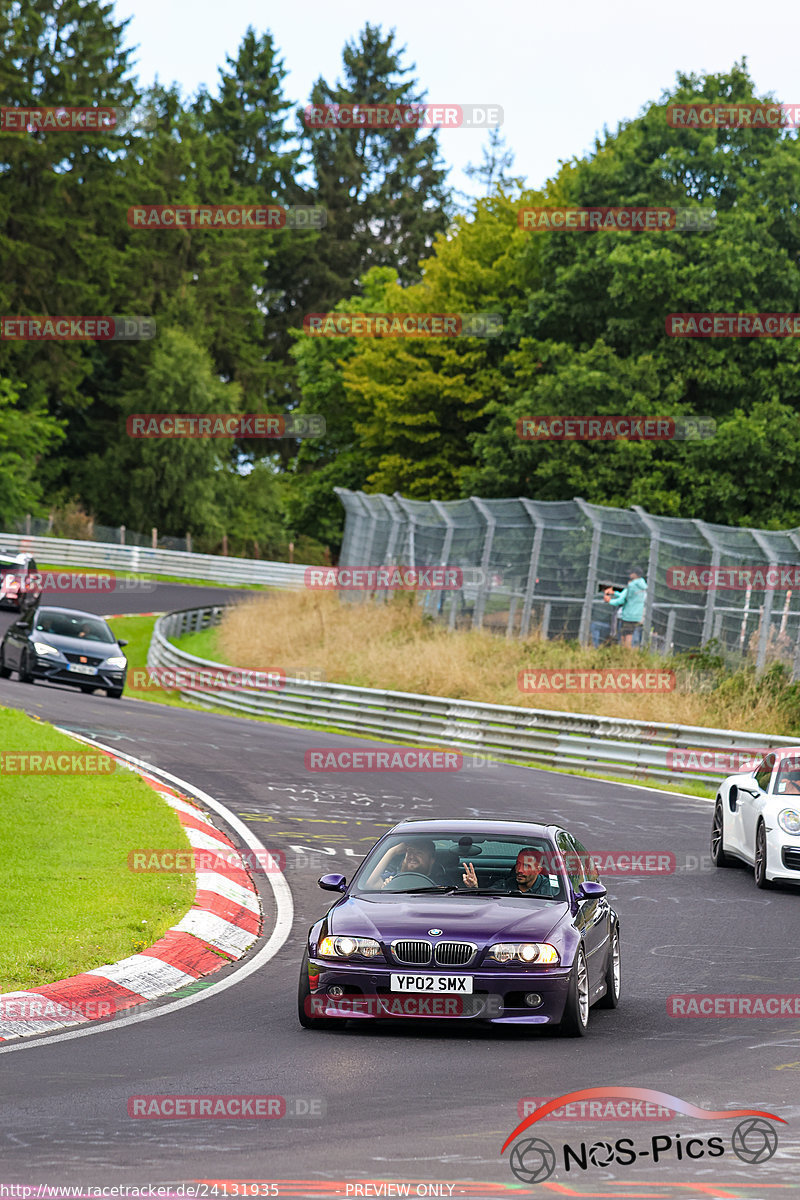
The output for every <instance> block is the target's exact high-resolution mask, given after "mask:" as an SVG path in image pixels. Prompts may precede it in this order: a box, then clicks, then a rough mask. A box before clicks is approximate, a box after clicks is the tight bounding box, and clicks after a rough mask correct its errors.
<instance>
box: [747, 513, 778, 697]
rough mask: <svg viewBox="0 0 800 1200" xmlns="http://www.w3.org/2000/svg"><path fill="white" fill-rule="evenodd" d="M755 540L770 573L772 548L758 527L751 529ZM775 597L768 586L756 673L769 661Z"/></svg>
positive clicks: (757, 653) (773, 590)
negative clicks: (768, 652)
mask: <svg viewBox="0 0 800 1200" xmlns="http://www.w3.org/2000/svg"><path fill="white" fill-rule="evenodd" d="M750 532H751V533H752V535H753V539H754V541H755V542H756V543H757V545H758V548H759V550H760V551H761V553H762V554H763V555H764V557H765V559H766V566H767V572H768V573H769V567H770V565H771V564H770V559H771V558H772V550H771V549H770V545H769V542H768V541H767V540H766V538H765V537H764V535H763V533H761V532H760V531H759V530H758V529H751V530H750ZM774 599H775V587H774V585H773V586H772V587H767V590H766V592H765V593H764V606H763V608H762V609H761V624H760V626H759V629H758V650H757V652H756V674H757V675H760V674H761V672H762V671H763V670H764V667H765V666H766V662H767V646H768V645H769V630H770V625H771V624H772V602H773V600H774Z"/></svg>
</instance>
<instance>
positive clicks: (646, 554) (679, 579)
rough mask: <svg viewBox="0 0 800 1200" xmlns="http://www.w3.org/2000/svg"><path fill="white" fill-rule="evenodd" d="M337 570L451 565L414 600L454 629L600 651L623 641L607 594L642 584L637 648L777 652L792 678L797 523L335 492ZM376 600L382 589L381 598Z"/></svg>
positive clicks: (798, 664)
mask: <svg viewBox="0 0 800 1200" xmlns="http://www.w3.org/2000/svg"><path fill="white" fill-rule="evenodd" d="M336 491H337V494H338V495H339V498H340V500H341V501H342V504H343V505H344V508H345V513H346V524H345V534H344V542H343V545H342V553H341V556H340V560H339V562H340V566H348V567H351V566H395V565H402V566H408V567H433V566H440V567H456V568H461V569H462V570H463V578H462V579H461V580H460V586H457V587H453V588H451V589H450V590H435V591H434V590H432V591H428V592H424V593H421V594H420V602H421V603H422V604H424V606H425V607H426V609H427V610H428V611H429V612H431V613H432V614H434V615H435V616H436V617H437V619H439V620H442V621H444V622H446V623H447V624H448V625H449V626H450V628H486V629H492V630H494V631H497V632H500V633H505V635H506V636H507V637H520V638H524V637H527V636H528V635H529V634H531V633H534V632H536V633H538V634H539V635H540V636H541V637H545V638H565V639H573V640H578V641H579V642H581V643H582V644H584V645H594V646H599V645H601V644H602V643H604V642H606V641H609V640H611V641H613V640H616V639H617V637H618V630H617V624H618V610H617V609H616V608H612V606H610V605H609V604H608V603H606V601H605V600H604V595H603V594H604V589H605V588H607V587H608V586H613V587H615V588H617V589H622V588H624V587H625V585H626V584H627V582H628V579H629V574H630V572H631V570H632V569H635V570H637V571H639V573H640V574H641V575H642V577H643V578H644V579H645V580H646V581H647V592H646V597H645V604H644V612H643V619H642V621H641V624H640V625H638V626H637V629H636V631H635V633H634V641H633V644H634V645H637V644H639V645H645V646H649V647H651V648H652V649H654V650H656V651H659V652H661V653H665V654H674V653H676V652H679V651H685V650H691V649H694V648H697V647H700V646H707V645H708V644H709V643H710V642H712V641H714V640H716V644H717V646H718V648H719V651H720V652H721V653H727V654H729V655H741V656H743V657H751V658H752V659H753V661H755V663H756V665H757V668H758V670H759V671H761V670H763V669H764V667H765V666H766V665H768V664H769V663H770V662H773V661H776V660H779V661H782V662H785V663H786V664H787V665H789V666H791V668H792V677H793V678H794V679H797V678H800V530H786V531H779V532H776V531H774V530H760V529H746V528H741V529H738V528H732V527H730V526H726V525H714V524H709V523H707V522H705V521H700V520H687V519H680V518H676V517H659V516H653V515H652V514H651V513H647V512H645V511H644V509H642V508H640V507H639V506H638V505H634V506H633V507H632V508H631V509H624V508H605V507H602V506H600V505H597V504H588V503H587V502H586V501H585V500H581V499H575V500H570V501H542V500H527V499H518V500H480V499H477V498H475V497H473V498H471V499H469V500H450V501H439V500H431V501H418V500H407V499H405V498H404V497H402V496H400V495H399V494H397V493H395V495H394V496H385V495H380V494H375V495H367V494H365V493H364V492H352V491H348V490H347V489H345V488H337V489H336ZM377 594H378V596H379V597H380V595H381V593H380V592H378V593H377Z"/></svg>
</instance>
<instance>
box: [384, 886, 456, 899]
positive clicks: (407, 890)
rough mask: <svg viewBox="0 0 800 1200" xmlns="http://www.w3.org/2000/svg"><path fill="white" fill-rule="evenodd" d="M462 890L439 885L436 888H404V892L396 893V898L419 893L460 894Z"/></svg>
mask: <svg viewBox="0 0 800 1200" xmlns="http://www.w3.org/2000/svg"><path fill="white" fill-rule="evenodd" d="M460 890H461V889H460V888H457V887H448V886H447V884H444V883H442V884H438V885H437V886H436V887H420V888H403V890H402V891H399V892H395V893H394V894H395V896H416V895H417V894H418V893H419V892H446V893H448V894H450V893H451V892H458V891H460Z"/></svg>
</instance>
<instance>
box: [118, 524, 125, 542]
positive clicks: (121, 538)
mask: <svg viewBox="0 0 800 1200" xmlns="http://www.w3.org/2000/svg"><path fill="white" fill-rule="evenodd" d="M119 544H120V546H124V545H125V526H124V525H120V527H119Z"/></svg>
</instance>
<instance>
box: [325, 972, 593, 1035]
mask: <svg viewBox="0 0 800 1200" xmlns="http://www.w3.org/2000/svg"><path fill="white" fill-rule="evenodd" d="M412 969H413V968H409V967H402V966H391V965H389V964H381V965H380V966H377V965H375V964H369V965H368V966H365V965H361V964H358V965H356V964H351V963H332V962H331V961H330V959H320V958H314V957H313V956H309V986H310V991H311V995H310V997H309V1015H310V1016H313V1017H325V1018H329V1017H339V1018H341V1019H343V1020H353V1021H371V1020H375V1019H384V1020H386V1019H394V1020H417V1021H419V1020H423V1021H424V1020H447V1021H453V1020H456V1021H465V1020H466V1021H479V1022H480V1023H482V1024H483V1023H486V1024H490V1025H523V1024H524V1025H557V1024H558V1023H559V1021H560V1020H561V1018H562V1017H563V1015H564V1006H565V1004H566V1001H567V993H568V991H569V977H570V968H569V967H540V968H538V970H537V969H536V968H535V967H528V968H523V969H520V970H514V969H513V968H512V969H503V968H498V969H497V970H492V969H486V968H478V969H477V970H472V971H470V970H463V971H458V970H452V971H447V970H444V969H442V968H438V967H437V968H436V970H435V972H433V973H434V974H436V975H459V974H460V975H469V976H471V978H472V988H473V991H472V995H471V996H470V995H465V996H463V997H461V996H455V995H450V994H448V993H428V992H404V993H402V995H401V994H400V993H398V992H392V990H391V975H392V974H398V973H408V972H409V971H410V970H412ZM418 969H421V968H418ZM424 973H425V974H430V973H431V972H428V971H425V972H424ZM334 986H335V987H340V988H343V989H344V995H343V996H341V997H339V998H334V997H332V996H330V995H329V994H328V990H329V988H331V987H334ZM530 992H537V993H538V994H539V995H540V996H541V999H542V1003H541V1005H539V1006H538V1007H537V1008H531V1007H530V1006H529V1005H527V1004H526V1003H525V994H526V993H530ZM414 1001H417V1002H421V1003H414ZM425 1002H427V1003H425ZM468 1002H469V1003H468Z"/></svg>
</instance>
